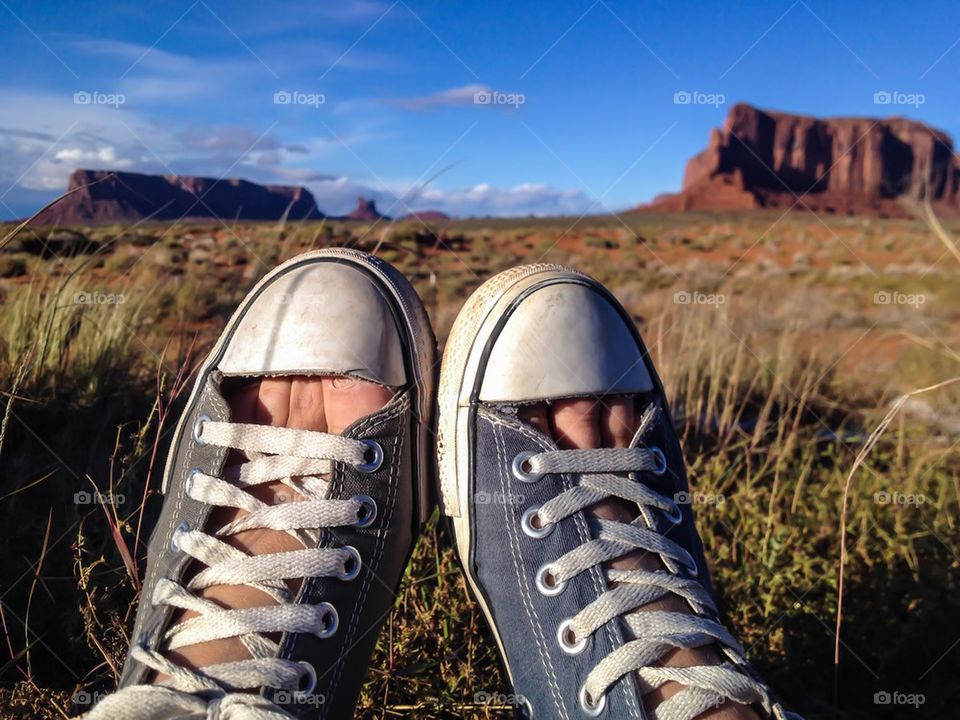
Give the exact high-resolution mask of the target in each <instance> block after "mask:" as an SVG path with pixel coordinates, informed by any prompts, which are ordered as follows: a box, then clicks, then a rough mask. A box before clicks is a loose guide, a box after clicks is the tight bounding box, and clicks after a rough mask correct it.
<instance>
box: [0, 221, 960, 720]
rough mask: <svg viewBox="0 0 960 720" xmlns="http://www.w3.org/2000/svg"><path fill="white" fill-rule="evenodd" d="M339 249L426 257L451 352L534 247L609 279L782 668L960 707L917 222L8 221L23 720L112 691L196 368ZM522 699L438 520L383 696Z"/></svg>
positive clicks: (954, 303) (953, 305)
mask: <svg viewBox="0 0 960 720" xmlns="http://www.w3.org/2000/svg"><path fill="white" fill-rule="evenodd" d="M957 229H958V228H957V227H953V226H951V225H949V224H948V225H947V227H946V228H944V229H943V232H944V233H946V234H948V235H952V236H954V237H955V236H956V235H957ZM11 231H13V227H12V226H11V227H7V228H5V229H3V230H2V231H0V237H3V236H6V235H8V233H10V232H11ZM331 245H350V246H355V247H360V248H363V249H366V250H370V251H375V252H377V253H378V254H380V255H382V256H383V257H385V258H386V259H388V260H389V261H391V262H393V263H395V264H396V265H397V266H398V267H399V268H400V269H401V270H403V271H404V272H405V273H407V274H408V276H409V277H410V278H411V279H412V281H413V282H414V284H415V285H416V287H417V289H418V291H419V292H420V293H421V295H422V296H423V298H424V300H425V303H426V304H427V306H428V309H429V310H430V312H431V314H432V318H433V322H434V325H435V327H436V330H437V333H438V336H439V338H440V341H441V343H442V342H443V339H444V337H445V336H446V333H447V331H448V330H449V327H450V325H451V323H452V321H453V318H454V317H455V315H456V312H457V310H458V309H459V306H460V304H461V303H462V302H463V300H464V299H465V298H466V297H467V295H468V294H469V293H470V292H471V291H472V290H473V289H474V288H475V287H476V286H477V285H479V284H480V283H481V282H482V281H483V280H484V279H486V278H487V277H489V276H490V275H491V274H492V273H495V272H498V271H500V270H502V269H505V268H507V267H509V266H511V265H514V264H516V263H517V262H532V261H534V260H539V259H545V260H549V261H553V262H561V263H567V264H570V265H573V266H575V267H578V268H579V269H582V270H584V271H586V272H588V273H590V274H592V275H594V276H596V277H598V278H599V279H600V280H602V281H603V282H605V283H607V284H608V286H609V287H610V288H611V289H612V290H613V291H614V292H615V294H617V295H618V297H620V299H621V300H622V301H623V302H624V304H625V306H626V307H627V308H628V310H629V311H630V312H631V313H632V314H633V315H634V316H635V318H636V319H637V321H638V323H639V324H640V327H641V330H642V332H643V334H644V337H645V339H646V342H647V344H648V346H649V348H650V351H651V353H652V355H653V357H654V359H655V362H656V364H657V366H658V368H659V370H660V373H661V375H662V377H663V379H664V381H665V384H666V386H667V390H668V397H669V400H670V403H671V406H672V412H673V414H674V418H675V421H676V423H677V424H678V427H679V430H680V433H681V436H682V440H683V443H684V449H685V453H686V461H687V464H688V468H689V471H690V476H691V484H692V492H691V501H692V502H694V503H695V510H696V514H697V516H698V522H699V527H700V532H701V535H702V536H703V540H704V543H705V545H706V547H707V554H708V558H709V559H710V561H711V566H712V574H713V581H714V583H715V586H716V589H717V593H718V595H719V598H720V601H721V606H722V609H723V610H724V612H725V613H726V615H727V617H728V619H729V622H730V624H731V625H732V626H733V627H734V628H735V630H736V632H737V633H738V634H739V636H740V638H741V639H742V641H743V644H744V646H745V647H746V648H747V649H748V653H749V655H750V656H751V658H752V659H753V660H754V661H755V663H756V664H757V665H758V667H759V668H760V669H761V670H762V672H763V673H764V674H765V676H766V677H767V678H768V679H769V681H770V683H771V684H772V685H773V686H774V687H776V688H777V689H778V690H779V692H780V693H781V694H782V695H783V696H784V697H785V699H786V700H787V701H788V704H789V705H791V706H792V707H793V708H795V709H797V710H799V711H802V712H803V713H804V714H805V716H806V717H807V718H874V717H906V716H909V717H911V718H918V720H919V719H920V718H939V717H946V716H947V715H948V714H949V710H948V708H953V707H955V706H956V704H957V703H958V701H960V698H958V689H957V684H956V682H955V677H956V675H957V673H958V672H960V648H958V644H960V618H958V616H957V613H956V612H955V610H956V605H957V603H956V601H955V599H954V595H955V594H957V592H958V590H960V588H958V584H960V535H958V532H957V524H958V522H960V462H958V459H960V458H958V455H960V453H958V450H957V443H958V440H960V382H956V383H952V382H950V381H951V380H952V379H953V378H956V377H958V376H960V354H958V353H957V351H956V350H955V348H957V347H960V342H958V341H960V324H958V319H960V310H958V308H960V283H958V282H957V277H958V273H960V266H958V264H957V260H956V258H955V257H954V256H953V255H952V254H951V253H950V252H949V251H948V250H947V249H945V248H944V246H943V244H942V243H941V241H940V240H939V239H937V237H935V235H934V234H933V233H932V232H931V231H930V229H929V228H928V226H927V225H926V224H925V223H923V222H921V221H915V220H880V219H862V218H834V217H830V218H826V219H821V218H818V217H816V216H814V215H812V214H809V213H791V214H789V215H786V216H784V217H780V216H779V215H774V214H771V215H767V214H764V213H750V214H744V215H737V214H723V215H719V214H717V215H713V214H693V213H688V214H682V215H680V214H678V215H667V214H663V215H660V214H640V215H630V216H624V218H622V219H620V218H615V217H605V218H594V217H589V218H581V219H580V220H576V221H575V219H574V218H565V219H551V220H534V219H530V220H470V221H456V222H444V223H442V224H438V225H432V226H427V225H424V224H422V223H416V222H414V223H405V224H389V223H387V222H378V223H368V224H363V223H343V222H326V221H311V222H307V223H300V224H294V223H285V224H282V225H280V226H277V225H273V224H249V223H248V224H243V223H241V224H224V223H220V222H209V223H204V224H187V223H182V224H174V225H160V224H157V225H152V224H149V223H144V224H142V225H139V226H136V227H132V228H130V227H99V228H79V227H77V228H53V229H51V228H44V229H31V228H26V229H22V230H20V231H18V232H15V233H13V234H11V235H10V236H9V237H8V239H7V241H6V243H5V244H4V246H3V247H2V249H0V278H2V279H0V294H2V302H3V312H2V314H0V388H2V390H3V398H2V413H3V414H2V429H0V468H2V475H0V477H2V486H0V523H2V526H3V528H4V533H5V538H6V545H5V548H6V553H5V560H4V563H3V564H2V569H0V588H2V590H0V628H2V634H3V637H2V642H0V654H2V655H3V656H4V657H3V658H2V662H3V665H2V672H0V712H2V714H3V716H4V717H23V718H34V717H37V718H62V717H68V716H70V715H72V714H74V713H76V712H79V711H82V710H83V709H85V706H86V705H87V704H89V702H90V701H91V700H93V699H95V698H96V697H97V693H102V692H105V691H107V690H108V689H109V688H111V687H112V686H113V684H114V682H115V680H116V678H117V676H118V673H119V669H120V667H121V665H122V662H123V658H124V654H125V652H126V645H127V633H128V632H129V628H130V625H131V623H132V619H133V612H134V610H135V607H136V602H137V598H138V592H139V581H138V578H139V577H140V575H141V574H142V572H143V568H144V563H145V553H146V547H145V546H146V541H147V538H148V537H149V532H150V529H151V527H152V522H153V518H154V517H155V516H156V514H157V511H158V509H159V504H160V501H161V498H160V494H159V476H160V473H161V471H162V463H163V459H164V457H165V447H166V445H167V443H168V442H169V439H170V434H171V432H172V428H173V425H174V421H175V418H176V415H177V412H178V410H179V407H180V403H181V402H182V401H183V400H185V394H186V393H185V389H186V388H188V387H189V383H190V381H191V378H192V371H193V370H194V369H195V368H196V366H197V365H198V363H199V362H200V361H201V360H202V358H203V356H204V354H205V353H206V351H207V349H208V348H209V347H210V346H211V344H212V343H213V341H214V340H215V338H216V336H217V333H218V331H219V328H220V327H221V326H222V324H223V323H224V321H225V318H226V316H227V315H228V314H229V312H230V311H231V309H232V308H233V306H234V305H235V304H236V303H237V302H238V301H239V299H240V298H241V297H242V296H243V294H244V293H245V291H246V290H247V289H248V288H249V287H250V286H251V285H252V284H253V283H254V282H255V281H256V280H257V279H258V278H259V277H260V276H262V275H263V274H265V273H266V272H267V271H268V270H269V269H270V268H271V267H272V266H273V265H275V264H276V263H277V262H279V261H281V260H283V259H285V258H287V257H290V256H292V255H294V254H296V253H299V252H302V251H304V250H307V249H310V248H316V247H326V246H331ZM926 388H933V389H930V390H928V391H926V392H922V393H917V394H913V395H910V396H909V397H907V398H906V399H904V400H902V401H900V402H898V400H899V399H901V398H902V397H903V396H904V395H905V394H906V393H910V392H911V391H915V390H922V389H926ZM885 419H886V423H884V425H883V432H882V434H880V435H877V436H871V434H872V433H873V431H874V430H875V428H877V427H878V426H880V425H881V423H882V422H883V421H884V420H885ZM858 457H860V462H859V463H857V460H858ZM852 470H853V471H854V472H853V473H852V474H851V471H852ZM845 498H846V499H845ZM842 531H843V532H844V534H845V538H844V542H845V547H846V555H845V557H844V563H843V598H842V612H840V613H838V602H839V598H840V593H839V590H840V588H839V584H840V578H841V533H842ZM838 614H839V615H840V620H841V622H840V624H839V630H840V635H839V640H838V639H837V634H836V632H837V628H838V624H837V620H838ZM836 648H839V654H838V655H837V656H836V657H835V650H836ZM509 692H510V690H509V688H508V687H507V686H506V685H505V682H504V676H503V674H502V673H501V671H500V669H499V667H498V660H497V657H496V651H495V649H494V644H493V643H492V641H491V638H490V636H489V633H488V631H487V629H486V627H485V625H484V622H483V620H482V617H481V615H480V613H479V611H478V609H477V608H476V607H475V605H474V604H473V602H472V601H471V600H470V599H469V598H468V596H467V594H466V591H465V587H464V582H463V580H462V579H461V577H460V573H459V570H458V568H457V566H456V564H455V562H454V559H453V552H452V549H451V547H450V544H449V540H448V536H447V534H446V532H445V529H444V527H443V524H442V522H440V521H438V520H437V518H436V517H434V519H433V520H432V521H431V522H430V523H429V524H428V526H427V528H426V530H425V532H424V535H423V537H422V539H421V541H420V543H419V545H418V546H417V549H416V551H415V555H414V560H413V562H412V564H411V566H410V568H409V569H408V572H407V575H406V578H405V580H404V584H403V586H402V590H401V594H400V597H399V598H398V602H397V606H396V608H395V610H394V612H393V613H392V615H391V616H390V619H389V620H388V623H387V625H386V627H385V630H384V632H383V634H382V635H381V638H380V641H379V645H378V650H377V653H376V656H375V658H374V661H373V665H372V667H371V670H370V672H369V674H368V676H367V682H366V686H365V689H364V693H363V697H362V701H361V710H360V711H359V712H360V713H361V714H362V716H363V717H371V718H373V717H376V718H391V717H419V718H445V717H490V718H499V717H509V716H510V712H509V708H506V707H505V706H504V703H503V696H504V695H505V694H507V693H509ZM883 693H888V694H891V695H892V694H893V693H902V694H905V695H914V696H916V697H917V699H918V702H916V703H914V704H913V705H910V706H909V707H904V706H903V705H892V704H891V705H886V704H883V698H884V696H883ZM921 698H922V703H920V702H919V699H921ZM878 702H879V704H878Z"/></svg>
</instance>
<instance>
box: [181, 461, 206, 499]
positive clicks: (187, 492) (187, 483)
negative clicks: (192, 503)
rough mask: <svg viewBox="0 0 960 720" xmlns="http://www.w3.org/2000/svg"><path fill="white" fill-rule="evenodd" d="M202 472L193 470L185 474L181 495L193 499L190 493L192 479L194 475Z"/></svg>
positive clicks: (197, 469)
mask: <svg viewBox="0 0 960 720" xmlns="http://www.w3.org/2000/svg"><path fill="white" fill-rule="evenodd" d="M202 472H203V471H202V470H201V469H200V468H193V469H192V470H190V472H189V473H187V479H186V480H184V481H183V494H184V495H186V496H187V497H188V498H190V499H193V496H192V495H191V494H190V492H191V491H192V490H193V478H194V476H195V475H198V474H200V473H202Z"/></svg>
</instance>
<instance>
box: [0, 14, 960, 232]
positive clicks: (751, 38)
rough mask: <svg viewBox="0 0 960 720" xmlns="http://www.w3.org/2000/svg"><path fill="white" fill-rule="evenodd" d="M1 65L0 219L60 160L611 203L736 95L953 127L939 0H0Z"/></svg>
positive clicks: (316, 188) (480, 202)
mask: <svg viewBox="0 0 960 720" xmlns="http://www.w3.org/2000/svg"><path fill="white" fill-rule="evenodd" d="M0 67H3V68H4V72H3V73H2V75H0V217H4V218H9V217H13V216H22V215H26V214H29V213H30V212H31V211H32V210H34V209H36V208H37V207H39V206H40V205H42V204H43V203H44V202H46V201H48V200H50V199H52V198H53V197H55V196H56V195H57V194H59V193H60V192H62V191H63V190H64V189H65V187H66V182H67V177H68V175H69V173H70V171H71V170H73V169H75V168H77V167H89V168H109V169H126V170H136V171H144V172H159V173H170V172H174V173H180V174H202V175H209V176H214V177H219V176H224V175H225V176H230V177H234V176H236V177H245V178H248V179H251V180H255V181H261V182H276V183H297V184H305V185H307V186H308V187H309V188H310V189H311V190H312V191H313V192H314V194H315V195H316V196H317V200H318V204H319V205H320V208H321V209H322V210H324V211H326V212H329V213H341V212H344V211H346V210H348V209H349V208H350V207H352V205H353V204H354V202H355V198H356V196H357V195H359V194H364V195H366V196H368V197H373V198H375V199H377V200H378V203H379V204H380V206H381V209H383V210H390V211H391V214H402V213H403V212H406V211H407V209H408V208H411V209H426V208H439V209H442V210H445V211H447V212H450V213H451V214H457V215H525V214H530V213H534V214H580V213H583V212H606V211H608V210H613V211H616V210H621V209H623V208H626V207H630V206H632V205H635V204H637V203H639V202H642V201H646V200H649V199H650V198H652V197H653V196H654V195H656V194H658V193H660V192H664V191H670V190H676V189H678V188H679V186H680V182H681V179H682V174H683V167H684V163H685V161H686V159H687V158H688V157H689V156H691V155H692V154H694V153H695V152H697V151H698V150H700V149H702V148H703V147H704V146H705V145H706V142H707V138H708V134H709V130H710V128H711V127H715V126H719V125H720V124H721V123H722V122H723V118H724V116H725V114H726V112H727V111H728V109H729V107H730V105H731V104H733V103H734V102H738V101H746V102H750V103H753V104H756V105H759V106H760V107H765V108H771V109H780V110H788V111H795V112H801V113H806V114H814V115H868V116H885V115H891V114H902V115H906V116H909V117H917V118H920V119H922V120H924V121H925V122H927V123H929V124H930V125H932V126H935V127H939V128H942V129H944V130H946V131H948V132H949V133H950V134H951V135H953V136H954V137H955V138H956V137H960V115H958V112H957V110H958V104H957V102H956V98H957V88H956V79H957V77H958V71H960V5H958V4H957V3H947V2H929V3H912V4H908V3H902V2H898V3H893V2H859V1H858V2H843V3H836V2H825V1H822V0H796V1H793V0H783V1H780V2H776V1H775V2H749V1H748V2H737V3H723V4H721V3H693V2H669V1H667V0H663V2H626V1H620V0H597V1H596V2H594V0H583V1H582V2H561V3H540V2H537V3H533V2H499V1H488V2H482V3H472V4H469V5H467V4H465V3H450V2H419V1H416V0H401V1H398V2H391V1H390V0H384V1H382V2H381V1H380V0H361V1H360V2H353V3H349V2H327V1H325V0H317V1H314V2H284V1H282V0H281V1H274V2H242V1H237V2H224V1H223V0H182V1H174V0H169V1H167V2H156V3H141V2H138V3H134V2H77V1H74V2H61V1H60V0H46V1H45V2H43V3H37V2H28V1H25V0H0ZM684 91H686V92H689V93H694V92H697V93H700V94H699V95H697V96H696V98H697V102H693V103H690V104H678V103H676V102H675V101H674V95H675V93H677V92H684ZM878 91H888V92H894V91H897V92H900V93H904V94H905V96H904V97H906V95H910V96H912V97H911V98H908V99H907V100H906V101H905V102H909V103H912V104H903V105H900V106H890V105H877V104H876V103H875V102H874V93H876V92H878ZM278 93H279V95H278ZM284 93H286V95H284ZM284 99H289V100H290V102H289V103H284V102H282V101H283V100H284ZM84 100H89V102H86V103H85V102H84ZM488 101H489V102H488ZM426 181H430V182H429V183H428V184H427V186H426V187H425V188H423V185H424V183H425V182H426Z"/></svg>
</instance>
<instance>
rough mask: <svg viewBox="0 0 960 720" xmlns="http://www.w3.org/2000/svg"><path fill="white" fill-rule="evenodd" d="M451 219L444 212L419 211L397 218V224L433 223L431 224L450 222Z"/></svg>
mask: <svg viewBox="0 0 960 720" xmlns="http://www.w3.org/2000/svg"><path fill="white" fill-rule="evenodd" d="M450 220H451V217H450V216H449V215H447V214H446V213H445V212H443V211H442V210H418V211H416V212H412V213H408V214H406V215H401V216H400V217H398V218H397V222H415V221H416V222H422V223H431V222H435V223H437V222H449V221H450Z"/></svg>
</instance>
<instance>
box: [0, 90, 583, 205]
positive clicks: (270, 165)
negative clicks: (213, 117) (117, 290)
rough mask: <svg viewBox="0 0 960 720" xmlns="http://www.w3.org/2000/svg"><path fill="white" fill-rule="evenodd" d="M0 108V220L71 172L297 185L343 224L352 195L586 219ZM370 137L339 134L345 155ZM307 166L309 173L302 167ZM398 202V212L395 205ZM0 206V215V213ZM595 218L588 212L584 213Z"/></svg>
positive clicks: (107, 117) (209, 132)
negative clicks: (125, 172)
mask: <svg viewBox="0 0 960 720" xmlns="http://www.w3.org/2000/svg"><path fill="white" fill-rule="evenodd" d="M0 95H2V96H3V97H4V100H5V111H4V113H5V114H4V127H3V128H0V202H2V203H3V204H0V214H2V215H5V216H10V215H14V214H29V213H30V212H31V211H32V210H35V209H36V208H37V207H39V205H42V204H43V203H44V202H46V201H48V200H52V199H53V197H55V196H56V194H58V193H60V192H62V191H63V190H65V189H66V187H67V181H68V178H69V175H70V173H71V172H72V171H73V170H75V169H77V168H91V169H120V170H131V171H136V172H146V173H155V174H167V173H169V172H171V171H172V172H176V173H181V174H185V175H203V176H213V177H219V176H221V175H224V174H226V175H227V176H229V177H241V178H245V179H248V180H251V181H253V182H262V183H287V184H303V185H306V186H307V187H309V188H310V190H311V191H312V192H313V193H314V195H315V196H316V198H317V205H318V206H319V207H320V209H321V210H323V211H324V212H325V213H328V214H334V215H338V214H344V213H346V212H349V211H350V210H351V209H353V207H354V206H355V204H356V198H357V197H358V196H360V195H362V196H364V197H368V198H372V199H374V200H376V201H377V204H378V207H379V208H380V210H381V212H385V213H388V214H390V215H393V216H397V215H404V214H406V213H408V212H410V210H411V209H412V210H427V209H436V210H442V211H443V212H446V213H448V214H450V215H456V216H486V215H491V216H511V215H528V214H535V215H558V214H578V213H581V212H585V211H587V210H588V209H591V201H590V199H589V198H588V197H587V196H585V195H584V194H583V193H582V192H581V191H579V190H563V189H557V188H553V187H551V186H548V185H543V184H520V185H515V186H513V187H496V186H493V185H490V184H478V185H474V186H472V187H467V188H459V189H442V188H439V187H437V186H435V185H431V186H429V187H427V188H425V189H422V191H420V192H416V191H417V190H418V188H417V185H416V183H414V182H413V181H410V180H398V181H395V182H390V183H389V185H388V186H387V187H384V186H383V184H382V183H381V182H380V181H379V180H378V181H376V182H374V181H373V179H372V178H354V177H346V176H340V175H337V174H330V173H325V172H321V171H320V170H318V168H317V166H316V164H317V163H318V162H320V160H319V159H320V158H323V157H325V156H327V155H329V153H330V152H331V151H333V150H336V149H338V148H340V147H341V144H340V142H339V140H333V139H330V138H320V137H307V138H295V140H296V142H295V143H286V142H283V141H282V140H281V139H279V138H277V137H276V136H273V135H268V136H266V137H264V138H262V139H261V138H259V135H258V134H257V133H254V132H252V131H251V130H250V129H249V128H245V127H239V126H237V127H232V126H231V127H224V126H199V125H195V126H191V127H182V126H171V125H170V124H169V123H163V122H159V121H154V120H152V119H151V118H149V117H148V116H145V115H144V114H143V112H142V111H140V110H137V109H134V108H129V107H122V108H120V109H114V108H110V107H104V106H77V105H74V103H73V97H72V93H71V94H56V93H35V92H24V91H18V90H4V89H2V88H0ZM369 137H370V135H369V134H368V133H366V132H365V131H364V130H363V129H360V130H357V131H356V132H355V133H354V134H345V135H344V142H346V143H347V144H348V145H350V146H351V147H352V146H354V145H356V144H358V143H362V142H364V141H365V140H366V139H367V138H369ZM307 163H310V165H307ZM400 198H402V199H403V202H401V201H400ZM4 205H6V207H4ZM598 209H600V208H597V207H594V208H593V210H598Z"/></svg>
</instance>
